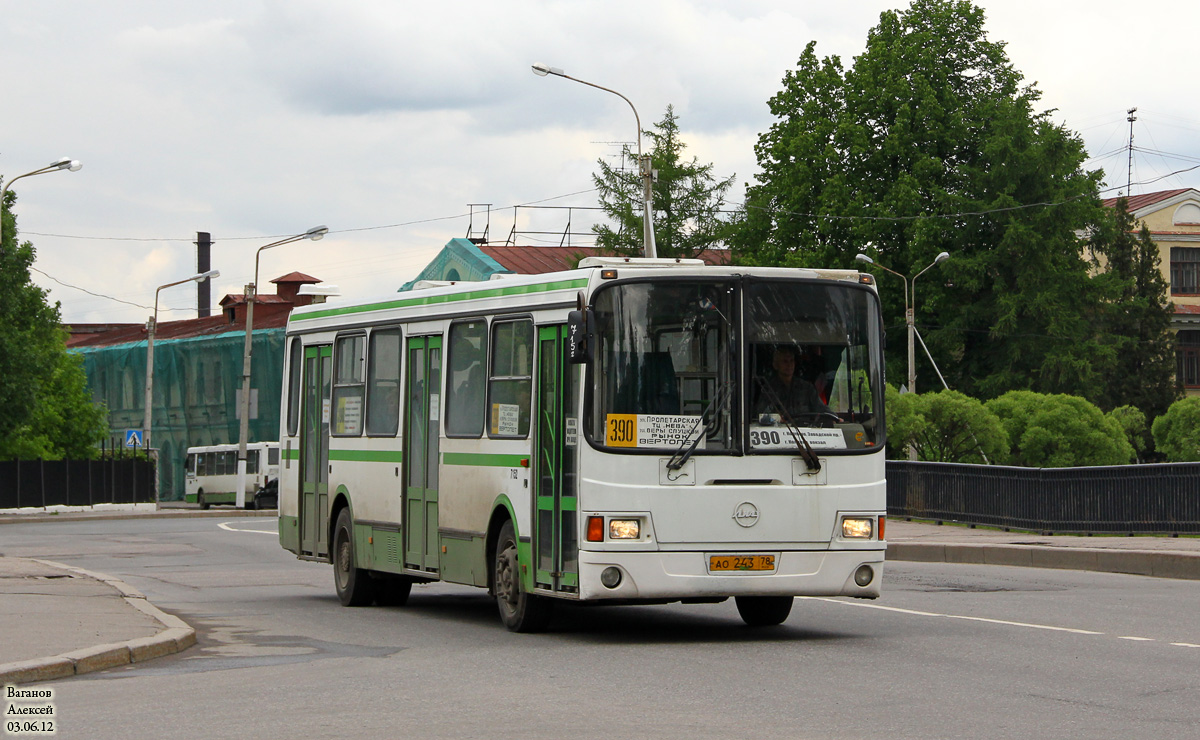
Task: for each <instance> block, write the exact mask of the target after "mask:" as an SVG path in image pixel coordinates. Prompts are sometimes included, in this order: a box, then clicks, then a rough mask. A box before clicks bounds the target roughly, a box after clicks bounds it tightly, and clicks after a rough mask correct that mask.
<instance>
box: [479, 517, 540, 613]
mask: <svg viewBox="0 0 1200 740" xmlns="http://www.w3.org/2000/svg"><path fill="white" fill-rule="evenodd" d="M492 591H493V593H494V594H495V596H496V607H497V608H498V609H499V611H500V621H502V622H504V626H505V627H507V628H508V629H510V630H511V631H513V632H541V631H542V630H544V629H546V625H548V624H549V623H550V614H551V612H552V610H553V604H552V603H551V602H550V601H548V600H546V599H544V598H542V597H539V596H534V595H533V594H531V593H527V592H525V591H524V590H523V589H522V588H521V569H520V566H519V564H518V562H517V535H516V530H515V529H514V528H513V524H512V522H511V521H507V522H505V523H504V526H503V527H501V528H500V535H499V536H498V537H497V538H496V549H495V551H493V553H492Z"/></svg>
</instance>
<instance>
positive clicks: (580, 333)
mask: <svg viewBox="0 0 1200 740" xmlns="http://www.w3.org/2000/svg"><path fill="white" fill-rule="evenodd" d="M587 319H588V311H587V309H584V310H582V311H571V312H570V313H568V314H567V361H568V362H570V363H571V364H573V365H579V364H582V363H586V362H587V361H588V360H590V359H591V342H590V341H589V338H588V320H587Z"/></svg>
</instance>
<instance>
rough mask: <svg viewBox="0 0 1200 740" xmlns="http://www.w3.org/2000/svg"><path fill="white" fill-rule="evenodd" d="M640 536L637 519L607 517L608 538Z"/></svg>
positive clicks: (619, 538)
mask: <svg viewBox="0 0 1200 740" xmlns="http://www.w3.org/2000/svg"><path fill="white" fill-rule="evenodd" d="M641 536H642V526H641V523H640V522H639V521H638V520H637V519H609V520H608V538H609V539H610V540H636V539H638V538H639V537H641Z"/></svg>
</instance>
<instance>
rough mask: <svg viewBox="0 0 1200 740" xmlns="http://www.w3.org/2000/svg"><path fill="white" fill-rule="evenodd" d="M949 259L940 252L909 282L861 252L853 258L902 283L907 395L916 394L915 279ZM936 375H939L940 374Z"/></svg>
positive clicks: (922, 344)
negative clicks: (873, 266)
mask: <svg viewBox="0 0 1200 740" xmlns="http://www.w3.org/2000/svg"><path fill="white" fill-rule="evenodd" d="M949 257H950V253H949V252H942V253H941V254H939V255H938V256H937V257H936V258H934V260H933V262H932V263H931V264H930V265H929V267H926V268H925V269H924V270H921V271H920V272H918V273H917V274H916V275H913V277H912V279H911V280H909V278H907V277H905V276H904V275H901V274H900V273H898V272H896V271H895V270H892V269H890V268H887V267H884V266H883V265H881V264H879V263H878V262H876V261H875V260H873V259H871V258H870V257H868V256H867V255H865V254H862V253H861V252H860V253H859V254H857V255H856V256H855V257H854V259H856V260H858V261H859V262H865V263H867V264H868V265H875V266H876V267H878V268H879V269H881V270H884V271H886V272H890V273H892V274H893V275H895V276H896V277H898V278H900V279H901V280H903V281H904V323H905V324H907V325H908V392H909V393H916V392H917V364H916V343H915V340H916V339H917V338H918V336H917V324H916V321H915V317H914V313H915V310H916V303H917V278H919V277H921V276H922V275H924V274H925V272H926V271H927V270H929V269H930V268H932V267H933V266H934V265H937V264H940V263H941V262H943V261H945V260H947V259H949ZM910 282H911V283H912V291H911V293H912V302H911V303H910V302H909V292H910V291H909V283H910ZM924 345H925V342H924V341H922V342H921V346H924ZM926 352H928V349H926ZM932 361H933V358H930V362H932ZM938 374H939V375H941V373H940V372H939V373H938Z"/></svg>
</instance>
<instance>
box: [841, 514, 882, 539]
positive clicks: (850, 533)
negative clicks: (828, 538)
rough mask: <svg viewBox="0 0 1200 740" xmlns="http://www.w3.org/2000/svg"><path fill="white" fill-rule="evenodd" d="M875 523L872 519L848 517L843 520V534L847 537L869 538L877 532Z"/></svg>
mask: <svg viewBox="0 0 1200 740" xmlns="http://www.w3.org/2000/svg"><path fill="white" fill-rule="evenodd" d="M874 524H875V523H874V522H873V521H872V520H870V519H861V518H858V517H846V518H845V519H843V520H842V536H843V537H845V538H847V539H855V540H869V539H871V535H873V534H874V533H875V526H874Z"/></svg>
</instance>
